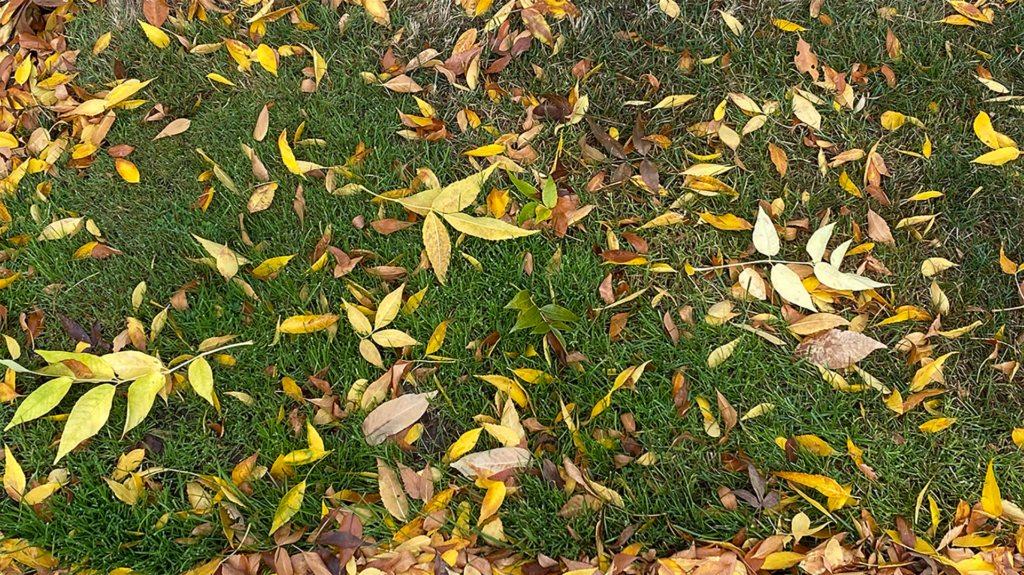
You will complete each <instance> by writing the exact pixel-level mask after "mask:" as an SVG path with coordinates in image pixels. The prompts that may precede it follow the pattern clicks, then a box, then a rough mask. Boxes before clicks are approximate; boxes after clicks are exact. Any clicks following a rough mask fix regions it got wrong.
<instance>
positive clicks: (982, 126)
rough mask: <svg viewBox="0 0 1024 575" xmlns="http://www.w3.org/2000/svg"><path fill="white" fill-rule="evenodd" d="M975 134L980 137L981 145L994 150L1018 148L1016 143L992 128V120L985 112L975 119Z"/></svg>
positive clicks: (979, 113)
mask: <svg viewBox="0 0 1024 575" xmlns="http://www.w3.org/2000/svg"><path fill="white" fill-rule="evenodd" d="M974 134H975V135H976V136H978V139H979V140H981V143H983V144H985V145H986V146H988V147H990V148H992V149H993V150H999V149H1000V148H1016V147H1017V144H1016V142H1014V141H1013V140H1011V139H1010V138H1008V137H1007V136H1005V135H1003V134H1000V133H999V132H997V131H996V130H995V128H993V127H992V119H991V118H989V116H988V114H986V113H985V112H978V115H977V116H975V117H974ZM986 155H987V154H986ZM975 161H977V160H975Z"/></svg>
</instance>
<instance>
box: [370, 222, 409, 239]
mask: <svg viewBox="0 0 1024 575" xmlns="http://www.w3.org/2000/svg"><path fill="white" fill-rule="evenodd" d="M411 225H412V222H403V221H401V220H396V219H394V218H387V219H385V220H377V221H373V222H370V227H372V228H373V229H374V230H376V231H377V233H378V234H381V235H383V236H386V235H388V234H393V233H395V232H397V231H399V230H404V229H405V228H407V227H409V226H411Z"/></svg>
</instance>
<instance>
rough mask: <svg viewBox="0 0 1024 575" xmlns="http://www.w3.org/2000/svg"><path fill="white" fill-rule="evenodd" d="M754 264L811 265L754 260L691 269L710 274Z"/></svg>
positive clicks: (806, 263)
mask: <svg viewBox="0 0 1024 575" xmlns="http://www.w3.org/2000/svg"><path fill="white" fill-rule="evenodd" d="M754 264H794V265H801V266H809V265H813V264H811V263H810V262H790V261H786V260H754V261H751V262H736V263H734V264H722V265H720V266H708V267H704V268H693V271H695V272H710V271H713V270H720V269H725V268H734V267H736V266H751V265H754Z"/></svg>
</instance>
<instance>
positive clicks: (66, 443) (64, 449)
mask: <svg viewBox="0 0 1024 575" xmlns="http://www.w3.org/2000/svg"><path fill="white" fill-rule="evenodd" d="M115 391H117V388H116V387H114V386H113V385H110V384H109V383H103V384H100V385H97V386H96V387H94V388H92V389H90V390H89V391H87V392H85V394H84V395H82V397H81V399H79V400H78V403H76V404H75V406H74V407H73V408H71V414H70V415H69V416H68V421H67V423H66V424H65V425H64V431H63V433H61V436H60V446H59V447H58V448H57V458H56V459H54V460H53V462H54V463H57V462H58V461H60V460H61V459H62V458H63V457H64V456H65V455H67V454H68V453H70V452H71V450H72V449H74V448H76V447H78V446H79V445H80V444H81V443H82V442H83V441H85V440H86V439H89V438H90V437H92V436H94V435H96V434H97V433H99V431H100V428H102V427H103V424H105V423H106V422H107V418H108V417H110V406H111V404H112V403H113V401H114V392H115Z"/></svg>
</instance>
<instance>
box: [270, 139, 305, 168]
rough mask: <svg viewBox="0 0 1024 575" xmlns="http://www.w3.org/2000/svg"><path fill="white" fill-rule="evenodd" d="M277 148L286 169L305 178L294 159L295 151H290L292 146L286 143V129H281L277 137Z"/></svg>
mask: <svg viewBox="0 0 1024 575" xmlns="http://www.w3.org/2000/svg"><path fill="white" fill-rule="evenodd" d="M277 148H278V149H279V150H280V151H281V161H282V162H284V165H285V167H286V168H288V171H289V172H291V173H293V174H295V175H296V176H301V177H303V178H305V177H306V175H305V173H303V171H302V169H301V168H299V164H298V162H296V161H295V153H294V152H292V147H291V146H290V145H288V130H281V135H280V136H278V138H277Z"/></svg>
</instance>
